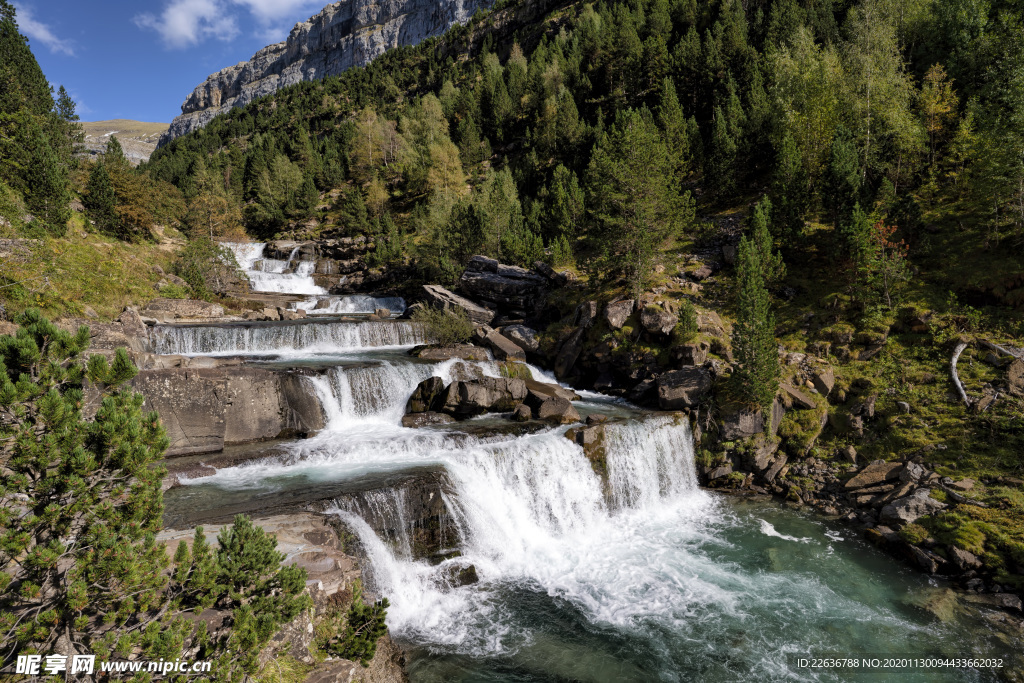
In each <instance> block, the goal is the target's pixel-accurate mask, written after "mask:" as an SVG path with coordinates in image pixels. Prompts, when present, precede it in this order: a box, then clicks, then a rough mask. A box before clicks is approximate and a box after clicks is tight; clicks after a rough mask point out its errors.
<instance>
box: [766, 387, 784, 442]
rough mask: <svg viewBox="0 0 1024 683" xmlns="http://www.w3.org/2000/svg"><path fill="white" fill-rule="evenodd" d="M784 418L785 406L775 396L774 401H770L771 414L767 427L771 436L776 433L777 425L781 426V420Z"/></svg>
mask: <svg viewBox="0 0 1024 683" xmlns="http://www.w3.org/2000/svg"><path fill="white" fill-rule="evenodd" d="M784 417H786V406H784V405H783V404H782V401H780V400H779V397H778V396H776V397H775V400H773V401H772V414H771V420H770V421H769V425H768V428H769V429H770V430H771V433H772V434H777V433H778V431H779V425H781V424H782V418H784Z"/></svg>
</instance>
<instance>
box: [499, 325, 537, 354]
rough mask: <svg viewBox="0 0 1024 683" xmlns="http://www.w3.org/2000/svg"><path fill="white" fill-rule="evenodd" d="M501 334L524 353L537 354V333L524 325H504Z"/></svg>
mask: <svg viewBox="0 0 1024 683" xmlns="http://www.w3.org/2000/svg"><path fill="white" fill-rule="evenodd" d="M501 333H502V335H504V336H505V337H507V338H508V339H509V340H510V341H511V342H512V343H513V344H515V345H516V346H518V347H519V348H521V349H522V350H523V351H525V352H526V353H537V350H538V349H539V348H540V342H539V341H538V340H537V331H536V330H534V329H533V328H530V327H527V326H526V325H506V326H505V327H503V328H501Z"/></svg>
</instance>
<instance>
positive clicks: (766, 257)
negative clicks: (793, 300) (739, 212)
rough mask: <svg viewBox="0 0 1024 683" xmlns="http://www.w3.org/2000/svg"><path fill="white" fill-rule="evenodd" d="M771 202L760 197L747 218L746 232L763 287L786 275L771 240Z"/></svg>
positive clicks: (784, 267) (773, 284)
mask: <svg viewBox="0 0 1024 683" xmlns="http://www.w3.org/2000/svg"><path fill="white" fill-rule="evenodd" d="M771 223H772V203H771V201H769V200H768V199H762V200H761V201H760V202H758V203H757V204H756V205H754V210H753V211H751V212H750V216H749V218H748V219H747V234H748V235H749V237H750V241H751V242H752V243H753V246H754V249H756V250H757V257H758V264H759V266H760V268H761V281H762V282H764V285H765V287H773V286H775V285H776V284H778V283H779V281H780V280H782V278H784V277H785V276H786V265H785V264H784V263H783V262H782V254H780V253H779V252H777V251H775V245H774V240H772V231H771V228H770V226H771Z"/></svg>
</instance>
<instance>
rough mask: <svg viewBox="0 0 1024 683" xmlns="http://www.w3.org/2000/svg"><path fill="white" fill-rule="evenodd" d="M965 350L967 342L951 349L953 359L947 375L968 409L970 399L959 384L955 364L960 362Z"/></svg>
mask: <svg viewBox="0 0 1024 683" xmlns="http://www.w3.org/2000/svg"><path fill="white" fill-rule="evenodd" d="M966 348H967V342H960V343H959V344H957V345H956V348H955V349H953V359H952V360H951V361H950V362H949V375H950V377H952V378H953V384H954V385H955V386H956V390H957V392H958V393H959V394H960V398H961V399H962V400H963V402H964V404H965V405H967V406H968V407H970V405H971V399H970V398H968V396H967V392H966V391H965V390H964V385H963V384H962V383H961V382H960V377H959V375H957V374H956V363H957V361H958V360H960V354H961V353H963V352H964V349H966Z"/></svg>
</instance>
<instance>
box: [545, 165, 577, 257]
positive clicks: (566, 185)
mask: <svg viewBox="0 0 1024 683" xmlns="http://www.w3.org/2000/svg"><path fill="white" fill-rule="evenodd" d="M548 201H549V206H550V209H549V210H548V215H549V221H548V223H549V226H550V234H551V236H552V237H553V238H555V239H559V238H563V239H566V241H568V240H570V239H571V240H575V239H576V238H577V237H579V236H580V235H581V233H582V231H583V218H584V211H585V207H584V199H583V189H582V188H581V187H580V184H579V181H578V180H577V178H576V174H575V173H573V172H572V171H571V170H569V169H568V168H566V167H565V166H563V165H562V164H559V165H558V166H556V167H555V172H554V174H553V175H552V178H551V186H550V189H549V190H548Z"/></svg>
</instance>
